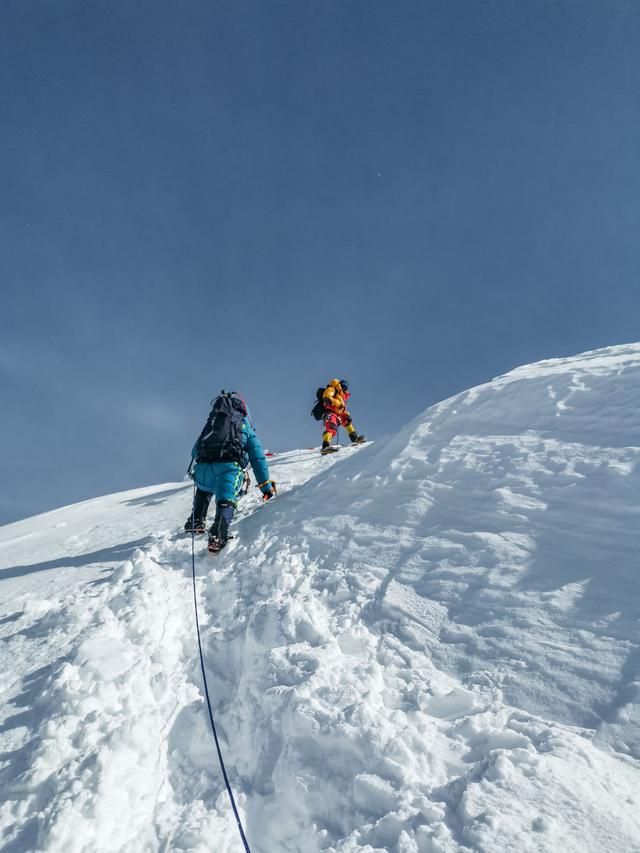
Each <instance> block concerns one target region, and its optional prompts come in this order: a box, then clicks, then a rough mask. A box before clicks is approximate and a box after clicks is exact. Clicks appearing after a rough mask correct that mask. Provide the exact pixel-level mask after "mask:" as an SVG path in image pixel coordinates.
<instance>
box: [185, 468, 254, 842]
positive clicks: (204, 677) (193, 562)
mask: <svg viewBox="0 0 640 853" xmlns="http://www.w3.org/2000/svg"><path fill="white" fill-rule="evenodd" d="M195 508H196V484H195V482H194V484H193V504H192V507H191V576H192V578H193V607H194V610H195V614H196V631H197V633H198V651H199V652H200V668H201V669H202V681H203V683H204V695H205V696H206V698H207V708H208V709H209V721H210V722H211V731H212V732H213V739H214V740H215V742H216V750H217V752H218V760H219V761H220V769H221V770H222V776H223V777H224V784H225V785H226V786H227V792H228V794H229V799H230V800H231V808H232V809H233V814H234V815H235V819H236V823H237V825H238V832H239V833H240V838H241V839H242V843H243V844H244V849H245V850H246V853H251V849H250V847H249V842H248V841H247V837H246V835H245V834H244V829H243V828H242V821H241V820H240V815H239V813H238V808H237V806H236V801H235V799H234V796H233V791H232V790H231V785H230V783H229V777H228V776H227V768H226V767H225V766H224V759H223V758H222V750H221V749H220V741H219V740H218V732H217V731H216V724H215V720H214V719H213V709H212V708H211V699H210V698H209V685H208V684H207V673H206V671H205V667H204V655H203V654H202V638H201V636H200V620H199V619H198V596H197V594H196V533H195V514H194V510H195Z"/></svg>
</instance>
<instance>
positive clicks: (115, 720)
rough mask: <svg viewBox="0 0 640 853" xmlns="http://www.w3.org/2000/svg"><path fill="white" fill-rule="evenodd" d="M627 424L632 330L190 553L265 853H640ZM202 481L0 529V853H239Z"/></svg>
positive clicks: (306, 458)
mask: <svg viewBox="0 0 640 853" xmlns="http://www.w3.org/2000/svg"><path fill="white" fill-rule="evenodd" d="M639 411H640V344H634V345H626V346H619V347H611V348H607V349H603V350H598V351H595V352H589V353H585V354H583V355H580V356H577V357H575V358H568V359H555V360H549V361H544V362H540V363H537V364H533V365H528V366H526V367H522V368H519V369H517V370H514V371H512V372H511V373H509V374H507V375H505V376H502V377H500V378H498V379H496V380H493V381H492V382H489V383H487V384H486V385H482V386H480V387H477V388H474V389H472V390H470V391H467V392H464V393H462V394H459V395H457V396H455V397H452V398H451V399H449V400H446V401H444V402H443V403H441V404H439V405H437V406H434V407H433V408H430V409H428V410H427V411H426V412H425V413H424V414H422V415H420V416H419V417H418V418H416V419H415V420H414V421H413V422H412V423H410V424H409V425H408V426H407V427H406V428H405V429H403V430H401V431H400V432H399V433H398V434H397V435H395V436H393V437H391V438H390V439H387V440H385V441H378V442H375V443H373V444H370V445H364V446H363V447H361V448H345V449H344V450H343V451H341V452H340V453H337V454H334V455H333V456H331V457H327V458H322V457H320V456H319V454H318V452H317V451H292V452H290V453H285V454H279V455H278V456H276V457H275V458H274V459H273V460H271V463H272V464H271V473H272V476H273V477H274V478H275V479H276V480H277V481H278V487H279V495H278V497H277V499H276V500H275V501H272V502H270V503H268V504H266V505H263V504H261V502H260V501H259V497H258V494H257V490H256V489H252V494H250V495H249V496H248V497H247V498H245V499H244V503H243V505H242V512H241V513H240V514H239V515H238V517H237V521H236V522H235V524H234V529H235V532H236V533H237V538H236V539H234V540H232V541H231V542H230V544H229V546H228V547H227V549H225V551H223V552H222V553H221V554H220V555H218V556H216V557H212V556H210V555H208V554H207V552H206V549H205V545H204V542H203V540H202V539H199V540H198V541H197V543H196V572H197V592H198V601H199V612H200V619H201V624H202V632H203V643H204V656H205V665H206V671H207V677H208V681H209V687H210V690H211V695H212V700H213V706H214V713H215V716H216V721H217V725H218V728H219V734H220V737H221V743H222V749H223V752H224V756H225V760H226V764H227V769H228V772H229V776H230V780H231V783H232V785H233V788H234V791H235V794H236V797H237V801H238V806H239V809H240V812H241V816H242V820H243V822H244V825H245V827H246V832H247V837H248V840H249V844H250V845H251V849H252V850H253V851H254V853H313V851H330V853H355V851H361V853H380V851H394V853H453V851H483V853H500V851H514V853H515V852H516V851H518V853H520V852H521V851H559V850H563V851H576V853H577V851H580V853H585V851H594V853H596V851H597V853H602V851H614V853H615V851H625V853H626V851H640V578H639V572H638V569H639V565H638V562H639V558H638V554H639V553H640V501H639V497H640V467H639V462H640V459H639V456H640V439H639V436H638V412H639ZM310 428H311V429H313V426H311V427H310ZM369 428H370V429H374V428H375V425H373V424H372V425H369ZM258 431H259V423H258ZM191 488H192V487H191V483H190V482H181V483H169V484H164V485H161V486H157V487H153V488H145V489H138V490H135V491H131V492H126V493H122V494H118V495H111V496H108V497H104V498H97V499H95V500H92V501H87V502H84V503H81V504H77V505H74V506H71V507H65V508H63V509H60V510H57V511H55V512H50V513H46V514H44V515H40V516H36V517H35V518H33V519H28V520H25V521H20V522H17V523H15V524H11V525H7V526H5V527H3V528H1V529H0V596H1V600H2V616H1V617H0V632H1V633H0V636H1V637H2V651H1V652H0V667H1V672H0V689H1V691H2V699H3V702H2V712H1V713H2V717H1V719H0V752H1V756H0V757H1V762H2V763H1V765H0V791H1V793H2V797H1V804H0V828H1V830H2V833H3V835H2V847H1V849H2V850H3V851H6V853H23V851H60V852H61V853H62V851H65V853H75V851H77V852H78V853H80V851H91V853H101V852H102V851H104V853H107V851H131V853H140V851H171V850H176V851H197V852H198V853H199V851H216V853H236V851H241V850H242V845H241V842H240V838H239V835H238V832H237V828H236V825H235V821H234V818H233V814H232V812H231V808H230V804H229V800H228V797H227V794H226V791H225V789H224V783H223V779H222V775H221V773H220V769H219V766H218V763H217V758H216V755H215V749H214V744H213V739H212V735H211V731H210V729H209V723H208V718H207V714H206V706H205V704H204V698H203V687H202V678H201V673H200V668H199V660H198V654H197V644H196V636H195V622H194V613H193V599H192V591H191V540H190V538H189V537H185V536H184V535H181V534H180V532H179V531H180V528H181V526H182V524H183V523H184V521H185V519H186V517H187V515H188V514H189V511H190V502H191V495H192V492H191Z"/></svg>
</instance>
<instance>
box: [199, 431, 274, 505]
mask: <svg viewBox="0 0 640 853" xmlns="http://www.w3.org/2000/svg"><path fill="white" fill-rule="evenodd" d="M242 438H243V442H242V449H243V450H244V453H245V456H246V461H245V462H244V465H241V464H240V463H238V462H197V463H196V467H195V472H194V473H195V481H196V486H197V487H198V488H199V489H202V491H203V492H208V493H209V494H211V495H215V496H216V500H217V501H228V502H229V503H231V504H233V505H235V503H236V501H237V499H238V495H239V492H240V486H241V485H242V480H243V473H242V469H243V468H246V466H247V464H249V463H251V468H252V470H253V474H254V476H255V478H256V480H257V482H258V484H262V483H264V484H265V485H262V486H261V490H262V492H263V493H266V492H268V491H269V490H270V489H271V482H270V480H269V466H268V465H267V460H266V459H265V455H264V450H263V449H262V444H261V443H260V439H259V438H258V436H257V435H256V433H255V430H254V429H253V427H252V426H251V424H250V423H249V422H248V420H247V419H246V418H244V420H243V421H242ZM197 446H198V443H197V442H196V443H195V444H194V445H193V450H192V451H191V458H192V459H195V458H196V453H197Z"/></svg>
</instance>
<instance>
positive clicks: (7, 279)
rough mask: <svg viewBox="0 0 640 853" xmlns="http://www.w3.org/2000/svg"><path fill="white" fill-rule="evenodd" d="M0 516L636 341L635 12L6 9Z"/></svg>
mask: <svg viewBox="0 0 640 853" xmlns="http://www.w3.org/2000/svg"><path fill="white" fill-rule="evenodd" d="M0 115H1V131H0V155H1V156H0V259H1V260H0V263H1V265H2V268H1V283H0V287H1V296H0V309H1V310H0V394H1V400H2V408H1V418H0V425H1V426H0V430H1V432H0V437H1V441H0V476H1V481H2V492H1V498H0V522H2V521H9V520H12V519H15V518H18V517H21V516H25V515H30V514H32V513H34V512H37V511H41V510H44V509H48V508H53V507H55V506H58V505H61V504H63V503H69V502H73V501H76V500H80V499H83V498H86V497H91V496H94V495H97V494H103V493H107V492H111V491H115V490H118V489H123V488H127V487H134V486H138V485H146V484H150V483H155V482H160V481H165V480H170V479H175V478H179V477H181V476H182V474H183V472H184V469H185V467H186V463H187V459H188V453H189V451H190V448H191V444H192V442H193V439H194V437H195V435H196V434H197V432H198V431H199V429H200V427H201V424H202V421H203V419H204V418H205V416H206V414H207V408H208V402H209V400H210V399H211V397H212V396H213V395H214V394H215V393H216V392H217V391H218V390H219V389H220V387H222V386H225V387H228V386H234V387H237V388H239V389H240V390H242V391H243V392H244V394H245V395H246V397H247V399H248V401H249V404H250V406H251V408H252V411H253V416H254V421H255V423H256V426H257V428H258V432H259V434H260V435H261V437H262V439H263V442H264V443H265V444H266V445H267V446H269V447H271V448H272V449H275V450H278V449H285V448H290V447H306V446H309V445H311V444H313V443H317V442H318V441H319V430H318V427H317V424H316V423H315V422H314V421H313V420H312V419H311V418H310V417H309V415H308V411H309V409H310V407H311V405H312V403H313V397H314V391H315V388H316V387H317V385H318V384H320V383H321V382H323V381H324V380H327V379H330V378H331V377H333V376H346V377H348V378H349V379H350V380H351V384H352V389H353V392H354V393H353V404H352V412H353V414H354V418H355V423H356V426H357V428H358V429H359V430H361V431H364V432H366V433H367V435H370V436H371V437H379V436H382V435H383V434H385V433H388V432H389V431H392V430H394V429H396V428H398V427H400V426H402V425H403V424H404V423H405V422H406V421H408V420H409V419H410V418H411V417H412V416H414V415H415V414H416V413H418V412H419V411H421V410H422V409H424V408H425V407H426V406H427V405H430V404H432V403H434V402H436V401H438V400H439V399H442V398H443V397H447V396H449V395H451V394H453V393H455V392H457V391H459V390H461V389H463V388H465V387H468V386H471V385H475V384H477V383H479V382H483V381H485V380H487V379H488V378H490V377H492V376H494V375H497V374H499V373H502V372H504V371H506V370H509V369H510V368H512V367H514V366H516V365H518V364H521V363H524V362H528V361H532V360H535V359H539V358H546V357H551V356H561V355H567V354H571V353H575V352H580V351H582V350H585V349H591V348H595V347H598V346H602V345H606V344H611V343H621V342H627V341H632V340H636V339H638V338H640V333H639V332H638V330H637V323H638V316H639V315H640V276H639V272H640V242H639V240H638V237H639V235H640V171H639V169H638V153H639V151H640V3H635V2H626V0H625V2H619V0H602V2H588V0H552V2H549V0H529V2H526V0H522V2H520V0H517V1H516V0H499V2H496V0H482V2H477V0H473V2H471V0H469V1H468V2H465V1H464V0H419V2H410V0H400V2H398V0H389V1H388V2H387V0H340V2H336V1H335V0H333V1H332V0H313V2H311V0H280V2H274V0H260V1H259V2H258V0H234V2H228V1H227V0H225V2H214V0H207V2H194V0H180V2H178V0H173V2H166V0H154V2H148V0H100V2H97V0H73V2H71V0H56V2H51V0H2V2H1V3H0Z"/></svg>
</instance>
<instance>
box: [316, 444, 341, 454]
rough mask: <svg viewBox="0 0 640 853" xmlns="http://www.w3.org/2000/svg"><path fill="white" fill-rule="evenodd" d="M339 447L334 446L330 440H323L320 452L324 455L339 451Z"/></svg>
mask: <svg viewBox="0 0 640 853" xmlns="http://www.w3.org/2000/svg"><path fill="white" fill-rule="evenodd" d="M337 449H338V448H337V447H334V446H333V445H332V444H329V442H328V441H323V442H322V448H321V450H320V453H321V454H322V455H323V456H326V455H327V453H335V452H336V451H337Z"/></svg>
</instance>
